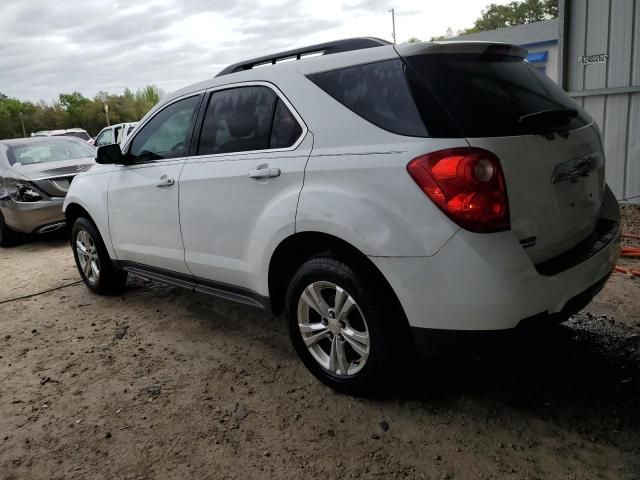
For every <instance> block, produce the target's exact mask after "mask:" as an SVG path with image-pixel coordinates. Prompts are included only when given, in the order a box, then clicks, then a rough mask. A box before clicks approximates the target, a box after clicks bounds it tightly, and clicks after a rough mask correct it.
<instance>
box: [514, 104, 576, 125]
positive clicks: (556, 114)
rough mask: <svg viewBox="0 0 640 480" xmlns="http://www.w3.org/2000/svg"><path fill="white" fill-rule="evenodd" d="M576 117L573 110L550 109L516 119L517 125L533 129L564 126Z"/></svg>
mask: <svg viewBox="0 0 640 480" xmlns="http://www.w3.org/2000/svg"><path fill="white" fill-rule="evenodd" d="M577 116H578V110H576V109H575V108H551V109H549V110H542V111H540V112H535V113H529V114H527V115H522V116H521V117H520V118H519V119H518V123H520V124H521V125H528V126H535V127H545V126H546V127H553V126H560V125H566V124H567V123H569V122H570V121H571V120H573V119H574V118H576V117H577Z"/></svg>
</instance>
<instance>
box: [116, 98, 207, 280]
mask: <svg viewBox="0 0 640 480" xmlns="http://www.w3.org/2000/svg"><path fill="white" fill-rule="evenodd" d="M200 100H201V96H200V95H195V96H191V97H187V98H183V99H181V100H178V101H176V102H173V103H171V104H170V105H168V106H167V107H165V108H163V109H162V110H160V111H159V112H157V113H156V114H155V116H154V117H152V118H151V119H150V120H149V121H148V122H146V124H145V125H143V126H142V128H140V130H138V132H137V133H136V135H135V137H133V139H132V141H131V142H130V144H129V145H130V147H129V148H128V149H127V153H125V159H126V160H127V165H119V166H118V167H116V170H115V171H114V172H113V174H112V176H111V181H110V183H109V194H108V195H109V198H108V206H109V207H108V208H109V231H110V234H111V241H112V243H113V249H114V251H115V253H116V256H117V258H118V260H119V261H121V262H133V263H136V264H141V265H146V266H150V267H155V268H160V269H164V270H170V271H173V272H178V273H184V274H189V273H190V272H189V269H188V268H187V265H186V264H185V261H184V246H183V243H182V237H181V234H180V218H179V211H178V188H179V187H178V179H179V178H180V172H181V170H182V167H183V165H184V161H185V157H186V155H187V151H188V146H189V143H190V140H191V134H192V131H193V123H194V120H195V116H196V113H197V109H198V107H199V105H200Z"/></svg>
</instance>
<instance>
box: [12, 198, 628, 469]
mask: <svg viewBox="0 0 640 480" xmlns="http://www.w3.org/2000/svg"><path fill="white" fill-rule="evenodd" d="M637 212H638V210H637V209H636V210H635V212H631V210H630V211H629V212H626V211H625V222H626V223H627V226H628V227H631V226H633V225H635V227H634V228H635V231H636V232H638V231H639V230H640V229H638V223H637ZM634 219H635V220H634ZM633 222H636V223H633ZM0 272H1V275H2V277H1V278H2V282H1V283H0V412H1V413H2V414H1V415H0V479H7V480H8V479H23V478H27V479H29V478H37V479H40V478H50V479H62V478H65V479H68V478H82V479H87V478H91V479H94V478H95V479H146V478H161V479H170V478H176V479H185V478H198V479H201V478H202V479H204V478H239V479H240V478H241V479H245V478H324V479H326V478H367V479H377V478H434V479H446V478H450V479H466V478H469V479H476V478H500V479H502V478H507V479H520V478H554V479H558V478H575V479H586V478H616V479H618V478H623V479H633V478H635V479H637V478H640V371H639V367H640V280H634V279H631V278H627V277H626V276H625V275H622V274H614V275H613V276H612V277H611V279H610V281H609V282H608V284H607V286H606V287H605V289H604V290H603V291H602V292H601V293H600V294H599V295H598V297H597V298H596V299H595V300H594V302H593V303H592V304H591V305H590V306H589V307H588V308H587V309H586V311H584V312H581V313H580V314H579V315H577V316H575V317H574V318H573V319H572V320H571V321H570V322H568V323H567V324H565V325H563V326H560V327H557V328H554V329H552V330H550V331H547V332H544V333H542V334H536V335H531V336H529V337H527V338H522V339H519V340H518V341H517V342H516V343H513V344H510V345H506V346H504V347H501V348H496V349H494V350H493V351H492V352H491V353H486V352H485V353H478V352H476V353H475V354H473V355H470V354H468V353H466V352H459V354H457V355H454V356H451V357H443V358H437V359H432V360H430V361H425V362H422V363H417V364H413V365H407V366H406V371H405V372H404V373H405V374H406V376H409V377H410V378H411V379H412V381H411V382H409V381H407V380H404V381H403V382H400V383H399V385H398V387H397V388H396V389H395V390H394V391H393V392H389V393H388V395H387V396H386V397H384V398H377V399H358V398H352V397H348V396H344V395H338V394H335V393H333V392H332V391H330V390H328V389H327V388H325V387H324V386H322V385H320V384H318V382H316V381H315V380H314V379H313V378H312V377H311V376H310V375H309V374H308V373H307V371H306V370H305V369H304V367H303V366H302V365H301V364H300V362H298V360H297V358H296V357H295V354H294V352H293V350H292V348H291V347H290V346H289V341H288V338H287V334H286V328H285V325H284V322H282V321H281V320H277V319H273V318H271V317H270V316H269V315H266V314H265V313H263V312H260V311H257V310H254V309H250V308H247V307H243V306H238V305H235V304H232V303H229V302H226V301H222V300H216V299H212V298H210V297H207V296H204V295H201V294H197V293H190V292H187V291H184V290H180V289H178V288H173V287H167V286H163V285H161V284H159V283H155V282H148V281H145V280H142V279H139V278H135V277H131V279H130V280H129V283H128V287H127V290H126V292H125V293H124V294H123V295H121V296H119V297H115V298H106V297H99V296H96V295H94V294H91V293H90V292H89V291H88V290H87V289H86V288H85V287H84V285H82V284H74V282H77V281H78V279H79V277H78V274H77V273H76V271H75V267H74V265H73V259H72V255H71V251H70V249H69V247H68V246H67V244H66V240H65V239H64V238H60V237H47V238H40V239H38V240H35V241H32V242H31V243H29V244H26V245H22V246H19V247H15V248H11V249H4V250H0ZM68 284H72V285H70V286H66V287H63V288H60V289H57V290H53V291H51V292H49V293H44V294H41V295H35V296H32V297H29V298H24V299H21V300H12V299H14V298H15V297H20V296H24V295H28V294H34V293H38V292H41V291H44V290H48V289H52V288H56V287H61V286H64V285H68Z"/></svg>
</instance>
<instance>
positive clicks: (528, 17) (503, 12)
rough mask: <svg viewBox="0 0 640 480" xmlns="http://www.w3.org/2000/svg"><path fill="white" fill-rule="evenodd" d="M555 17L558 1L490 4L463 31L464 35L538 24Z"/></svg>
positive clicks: (538, 0)
mask: <svg viewBox="0 0 640 480" xmlns="http://www.w3.org/2000/svg"><path fill="white" fill-rule="evenodd" d="M557 16H558V0H524V1H519V2H510V3H508V4H506V5H496V4H495V3H492V4H490V5H489V6H488V7H487V8H486V9H484V10H483V11H482V16H481V17H480V18H478V19H477V20H476V21H475V23H474V25H473V27H472V28H469V29H467V30H465V32H464V33H475V32H482V31H485V30H495V29H497V28H504V27H511V26H513V25H522V24H525V23H532V22H539V21H541V20H548V19H550V18H556V17H557Z"/></svg>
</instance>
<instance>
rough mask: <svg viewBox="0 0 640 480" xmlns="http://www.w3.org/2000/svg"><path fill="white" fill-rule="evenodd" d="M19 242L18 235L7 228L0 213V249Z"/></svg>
mask: <svg viewBox="0 0 640 480" xmlns="http://www.w3.org/2000/svg"><path fill="white" fill-rule="evenodd" d="M19 240H20V234H19V233H18V232H14V231H13V230H11V229H10V228H9V226H8V225H7V223H6V222H5V221H4V216H3V215H2V212H0V247H10V246H12V245H15V244H16V243H18V241H19Z"/></svg>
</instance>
